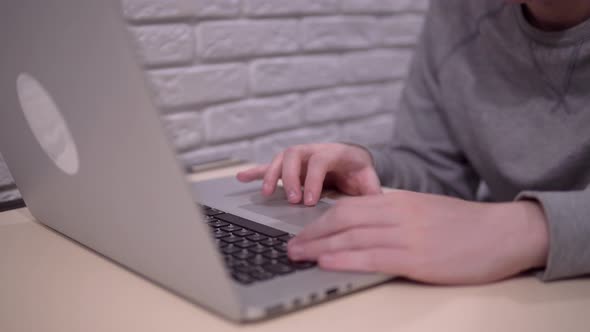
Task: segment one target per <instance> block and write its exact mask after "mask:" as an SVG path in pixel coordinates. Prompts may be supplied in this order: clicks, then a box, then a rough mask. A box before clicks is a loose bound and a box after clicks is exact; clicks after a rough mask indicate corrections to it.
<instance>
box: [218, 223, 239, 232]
mask: <svg viewBox="0 0 590 332" xmlns="http://www.w3.org/2000/svg"><path fill="white" fill-rule="evenodd" d="M241 229H243V228H242V227H238V226H236V225H232V224H229V225H227V226H226V227H223V228H222V230H224V231H226V232H230V233H233V232H237V231H239V230H241Z"/></svg>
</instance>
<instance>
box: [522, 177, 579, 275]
mask: <svg viewBox="0 0 590 332" xmlns="http://www.w3.org/2000/svg"><path fill="white" fill-rule="evenodd" d="M527 199H528V200H536V201H538V202H539V203H540V204H541V205H542V207H543V210H544V212H545V216H546V217H547V222H548V225H547V227H548V231H549V257H548V260H547V265H546V267H545V271H543V272H542V273H541V274H540V278H541V279H543V280H544V281H552V280H557V279H564V278H572V277H579V276H583V275H588V274H590V187H588V188H586V189H585V190H581V191H563V192H536V191H530V192H523V193H521V194H520V195H519V196H518V197H517V200H527Z"/></svg>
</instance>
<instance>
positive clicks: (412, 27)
mask: <svg viewBox="0 0 590 332" xmlns="http://www.w3.org/2000/svg"><path fill="white" fill-rule="evenodd" d="M423 24H424V16H423V15H417V14H407V15H397V16H393V17H386V18H383V19H381V20H380V25H381V31H382V32H381V33H382V35H383V44H384V45H387V46H399V45H413V44H415V43H416V41H417V39H418V36H419V35H420V32H421V31H422V25H423Z"/></svg>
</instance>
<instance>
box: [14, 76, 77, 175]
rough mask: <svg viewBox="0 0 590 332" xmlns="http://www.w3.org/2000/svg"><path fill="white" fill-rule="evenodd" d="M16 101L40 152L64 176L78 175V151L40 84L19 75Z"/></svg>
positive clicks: (62, 118) (49, 97) (31, 78)
mask: <svg viewBox="0 0 590 332" xmlns="http://www.w3.org/2000/svg"><path fill="white" fill-rule="evenodd" d="M16 87H17V92H18V99H19V102H20V105H21V108H22V111H23V113H24V115H25V118H26V119H27V122H28V124H29V127H30V128H31V131H32V132H33V135H34V136H35V138H36V139H37V141H38V142H39V144H40V145H41V148H42V149H43V150H44V151H45V153H46V154H47V155H48V156H49V158H50V159H51V160H52V161H53V162H54V163H55V165H56V166H57V167H58V168H59V169H61V170H62V171H63V172H64V173H66V174H69V175H75V174H77V173H78V169H79V167H80V161H79V158H78V150H77V149H76V144H75V143H74V140H73V138H72V134H71V133H70V130H69V129H68V126H67V125H66V122H65V120H64V117H63V115H62V114H61V112H60V111H59V109H58V107H57V105H56V104H55V101H54V100H53V98H51V95H50V94H49V93H48V92H47V90H46V89H44V88H43V86H42V85H41V83H39V81H37V80H36V79H35V78H34V77H32V76H31V75H29V74H26V73H22V74H20V75H19V76H18V78H17V80H16Z"/></svg>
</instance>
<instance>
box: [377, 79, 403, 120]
mask: <svg viewBox="0 0 590 332" xmlns="http://www.w3.org/2000/svg"><path fill="white" fill-rule="evenodd" d="M403 90H404V82H403V81H398V82H395V83H391V84H386V85H385V86H384V87H383V88H382V89H381V93H383V110H385V111H393V112H395V111H397V110H398V109H399V106H400V102H401V99H402V93H403Z"/></svg>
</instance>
